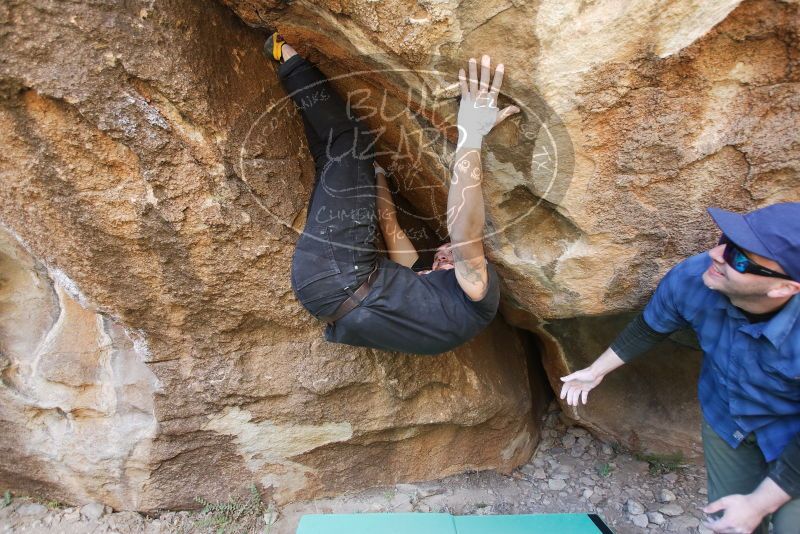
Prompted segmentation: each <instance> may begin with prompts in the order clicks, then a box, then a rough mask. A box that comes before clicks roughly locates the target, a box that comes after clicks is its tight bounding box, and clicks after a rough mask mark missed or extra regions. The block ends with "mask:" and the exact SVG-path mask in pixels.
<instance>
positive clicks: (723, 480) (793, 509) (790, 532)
mask: <svg viewBox="0 0 800 534" xmlns="http://www.w3.org/2000/svg"><path fill="white" fill-rule="evenodd" d="M702 433H703V451H704V453H705V456H706V471H707V472H708V502H714V501H716V500H717V499H720V498H722V497H725V496H726V495H735V494H740V495H745V494H748V493H750V492H752V491H753V490H754V489H756V487H757V486H758V485H759V484H760V483H761V481H763V480H764V478H766V476H767V469H768V467H769V464H768V463H767V462H766V460H765V459H764V455H763V454H762V453H761V449H759V448H758V444H757V443H756V437H755V435H754V434H750V435H749V436H747V437H746V438H745V439H744V440H743V441H742V443H741V444H740V445H739V447H737V448H735V449H734V448H732V447H731V446H730V445H728V444H727V443H726V442H725V441H724V440H723V439H722V438H721V437H719V436H718V435H717V433H716V432H714V430H713V429H712V428H711V427H710V426H709V425H708V423H706V422H705V421H703V432H702ZM771 519H772V526H773V528H774V534H797V533H800V498H799V499H793V500H791V501H789V502H787V503H786V504H784V505H783V506H781V507H780V508H779V509H778V511H777V512H775V513H774V514H772V518H771ZM769 521H770V518H769V517H766V518H764V521H763V522H762V523H761V526H759V528H757V529H756V530H755V532H756V533H757V534H767V533H768V532H769Z"/></svg>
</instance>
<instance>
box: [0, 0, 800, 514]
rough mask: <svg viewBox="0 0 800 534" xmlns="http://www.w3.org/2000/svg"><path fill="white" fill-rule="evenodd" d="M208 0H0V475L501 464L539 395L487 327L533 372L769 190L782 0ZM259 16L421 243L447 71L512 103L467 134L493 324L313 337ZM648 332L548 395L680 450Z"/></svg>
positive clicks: (389, 472)
mask: <svg viewBox="0 0 800 534" xmlns="http://www.w3.org/2000/svg"><path fill="white" fill-rule="evenodd" d="M224 4H225V5H227V7H223V6H222V5H221V4H216V3H194V2H190V1H188V0H175V1H170V2H167V1H164V2H128V3H125V4H124V5H116V4H112V3H109V4H102V3H101V4H93V5H91V6H89V5H82V4H54V3H50V2H44V1H41V2H37V1H34V0H29V1H21V0H18V1H11V2H6V3H4V4H3V5H2V6H0V24H2V32H0V48H1V49H2V50H3V56H2V59H0V69H1V70H0V72H1V73H2V74H1V75H0V80H2V82H0V100H1V102H0V139H2V145H3V147H4V148H5V150H4V151H3V153H2V154H1V155H0V179H2V183H3V187H2V192H1V193H0V223H2V225H3V227H4V228H5V230H4V234H3V235H4V237H3V240H4V241H3V242H4V243H5V244H4V245H3V247H4V248H3V260H2V269H3V270H2V271H0V273H2V280H3V281H2V286H0V291H2V295H3V297H2V298H3V299H4V300H3V301H2V302H3V304H2V306H3V310H4V311H3V317H4V318H5V317H8V318H9V319H8V320H6V319H3V320H2V331H0V336H2V337H0V350H1V351H2V375H0V376H2V389H0V394H2V395H3V401H4V402H3V404H2V408H0V420H2V425H3V430H4V432H3V437H2V438H0V447H2V453H3V454H2V455H0V458H2V460H0V462H3V463H1V464H0V479H2V482H3V483H4V484H5V485H6V486H8V487H12V488H20V489H37V488H39V489H44V490H46V491H47V492H48V493H49V494H50V495H52V496H53V497H55V498H60V499H62V500H65V501H67V502H76V501H81V500H85V499H86V500H88V499H97V500H103V501H104V502H107V503H108V504H111V505H112V506H114V507H117V508H130V509H139V510H152V509H155V508H168V507H185V506H192V505H193V504H195V503H194V501H193V499H194V497H195V496H202V497H205V498H209V499H214V498H227V496H228V494H229V493H230V494H235V493H237V492H241V491H246V485H247V484H249V483H251V482H252V483H257V484H258V485H259V486H260V487H262V488H264V489H266V488H272V491H273V494H274V496H275V498H276V499H277V500H278V501H279V502H285V501H287V500H292V499H298V498H304V497H310V496H319V495H324V494H328V493H335V492H339V491H342V490H343V489H345V488H355V487H361V486H366V485H374V484H382V483H390V482H395V481H400V480H412V479H420V478H430V477H436V476H442V475H445V474H449V473H454V472H457V471H459V470H464V469H483V468H498V469H504V470H508V469H511V468H513V467H514V466H515V465H517V464H518V463H519V462H521V461H524V460H525V459H526V458H527V456H528V455H529V454H530V451H531V450H532V448H533V447H534V446H535V443H536V441H537V439H538V430H537V428H538V427H537V424H536V423H535V422H534V420H535V419H536V415H537V413H538V411H539V410H540V404H541V397H540V396H539V395H538V393H539V392H536V393H537V394H536V395H533V396H532V395H531V392H530V388H529V386H528V384H529V380H528V377H527V370H526V365H525V354H524V352H525V350H524V346H525V344H524V343H525V341H524V340H522V339H520V338H519V336H518V335H517V333H515V331H514V330H513V329H512V328H511V327H509V326H508V324H506V322H505V321H508V322H510V323H512V324H514V325H517V326H520V327H523V328H526V329H528V330H530V331H532V332H534V333H536V334H537V335H538V336H539V344H540V345H541V347H542V349H543V355H542V359H543V363H544V367H545V369H546V370H547V373H548V378H549V380H550V383H551V384H552V385H553V386H554V387H558V377H559V376H561V375H562V374H565V373H566V372H568V371H569V370H573V369H576V368H579V367H581V366H583V365H585V364H586V363H588V361H590V360H591V359H592V358H593V357H594V356H595V355H596V354H597V353H598V352H599V351H600V350H601V349H602V348H603V346H604V345H606V344H607V343H608V341H609V340H610V339H611V338H612V337H613V334H614V333H615V331H616V330H618V329H619V328H620V327H621V326H622V324H624V321H625V320H626V319H627V318H628V317H630V315H628V313H629V312H630V311H632V310H635V309H637V308H639V307H641V306H642V305H643V304H644V302H645V301H646V299H647V297H648V296H649V294H650V292H651V291H652V290H653V288H654V287H655V284H656V283H657V281H658V280H659V279H660V277H661V276H662V275H663V273H664V272H666V270H667V269H668V268H669V267H670V266H672V265H674V264H675V263H677V262H678V261H680V260H681V259H683V258H684V257H686V256H688V255H690V254H692V253H694V252H697V251H700V250H703V249H704V248H706V247H708V246H709V245H710V244H712V243H713V242H715V240H716V237H717V233H716V231H715V229H714V227H713V224H712V222H711V220H710V219H709V218H708V217H707V216H706V215H705V213H704V210H705V208H706V207H707V206H709V205H716V206H721V207H725V208H729V209H735V210H742V211H743V210H748V209H752V208H755V207H759V206H763V205H766V204H770V203H773V202H776V201H780V200H800V187H799V186H800V178H799V174H800V173H799V170H800V145H798V143H797V139H798V133H799V132H798V124H800V120H798V111H797V110H798V109H800V107H799V106H798V104H800V91H799V90H798V89H799V88H800V84H799V83H798V82H799V80H798V77H800V74H799V73H798V42H799V41H798V28H797V27H798V20H800V18H799V17H798V9H799V6H798V3H797V2H796V1H779V0H744V1H733V0H726V1H720V2H704V3H698V2H694V1H690V0H659V1H658V2H655V3H654V2H646V1H645V0H636V1H633V2H625V3H620V2H616V1H612V0H608V1H598V2H593V3H589V4H587V3H585V2H581V1H578V0H574V1H567V2H564V1H555V0H541V1H538V2H533V1H531V2H525V1H508V2H476V1H462V2H456V1H455V0H453V1H446V2H436V3H432V2H426V1H420V2H416V1H411V0H397V1H391V2H388V1H387V2H372V1H370V0H352V1H339V0H329V1H327V0H319V1H296V2H292V3H290V4H286V3H284V2H281V1H277V0H243V1H239V0H224ZM228 8H230V9H228ZM234 13H235V14H234ZM237 16H238V18H237ZM242 21H243V22H242ZM248 25H249V26H250V27H248ZM264 26H275V27H277V28H278V29H279V30H280V31H281V32H282V33H283V34H284V35H285V36H286V38H287V39H288V40H289V41H290V42H291V43H293V44H296V45H297V48H298V49H299V50H300V51H301V53H303V54H304V55H307V56H308V57H309V58H311V59H312V60H314V61H315V62H317V63H318V64H319V65H320V68H321V69H322V70H323V71H324V72H326V74H328V75H329V76H331V77H333V78H335V81H334V83H335V85H336V86H337V88H338V89H339V90H340V91H341V92H342V94H344V95H346V97H347V99H348V102H350V103H351V104H353V105H354V107H353V109H354V110H355V111H356V112H357V114H359V115H360V116H362V117H363V120H364V124H366V125H367V126H368V127H370V128H373V129H375V130H376V131H378V132H379V133H380V135H379V136H378V137H379V141H378V142H379V147H380V148H382V149H383V150H384V152H385V153H384V154H382V155H381V157H380V159H381V161H382V163H384V164H385V165H390V164H391V165H392V167H393V171H394V180H395V183H396V185H397V188H398V193H399V194H400V195H401V196H402V197H403V198H404V202H403V205H404V206H408V210H407V211H408V213H404V215H403V216H404V218H405V219H404V220H413V221H415V222H414V224H416V225H417V226H415V228H417V229H419V235H418V236H417V239H418V243H426V246H427V244H430V243H435V242H437V240H438V239H441V238H443V237H445V236H444V233H443V228H444V224H443V223H444V217H445V208H446V183H447V176H448V165H449V163H450V162H451V158H452V142H453V141H454V139H455V131H454V128H453V122H454V116H455V112H456V110H457V100H456V99H455V98H454V96H455V87H454V85H453V82H454V81H455V78H454V76H455V73H456V69H457V67H458V66H459V65H461V64H463V61H464V60H465V59H466V58H468V57H469V56H471V55H478V54H481V53H483V52H489V53H491V54H492V56H493V58H494V60H495V61H502V62H503V63H505V65H506V72H507V75H506V82H505V83H504V95H503V96H502V100H503V101H506V102H512V101H513V102H515V103H517V104H518V105H520V107H522V109H523V113H522V114H521V115H520V116H518V117H516V118H515V119H514V120H513V121H510V122H509V123H508V124H505V125H504V126H503V127H502V128H500V129H499V130H498V131H497V132H495V133H494V134H493V135H492V137H491V139H490V141H489V143H488V144H487V146H486V148H485V150H484V160H485V169H486V173H485V182H484V183H485V191H484V192H485V196H486V206H487V235H488V237H487V240H486V248H487V253H488V255H489V257H490V259H491V260H492V261H493V262H494V263H495V264H496V265H497V268H498V271H499V272H500V274H501V277H502V279H503V315H504V317H505V321H504V320H503V319H502V318H499V319H498V320H497V321H495V323H493V325H492V326H491V327H490V328H489V329H488V330H487V331H486V332H485V333H483V334H482V335H481V336H479V337H478V338H477V339H475V340H474V341H473V342H471V343H469V344H467V345H465V346H464V347H461V348H459V349H458V350H456V351H454V352H452V353H448V354H446V355H442V356H439V357H436V358H420V357H414V356H403V355H394V354H384V353H378V352H375V351H370V350H366V349H353V348H348V347H342V346H334V345H329V344H326V343H324V342H322V341H321V339H320V338H321V327H320V325H318V324H316V323H315V321H313V320H312V319H311V318H310V317H309V316H308V315H307V314H306V313H305V312H304V311H303V310H302V308H301V307H300V306H299V305H298V304H297V302H296V301H295V300H294V298H293V295H292V292H291V290H290V287H289V276H288V268H289V260H290V257H291V253H292V250H293V246H294V242H295V240H296V237H297V231H298V229H299V228H301V227H302V224H303V221H304V217H305V213H304V205H305V202H306V200H307V198H308V195H309V193H310V190H311V185H312V184H311V181H312V179H313V170H312V165H311V162H310V159H309V156H308V154H307V149H306V147H305V144H304V143H305V142H304V138H303V130H302V125H301V123H300V121H299V118H298V116H297V113H296V112H295V111H294V110H293V107H292V106H291V105H288V103H287V100H286V95H285V94H284V93H283V91H282V90H281V89H280V88H279V87H278V86H277V85H276V83H275V73H274V65H273V64H271V63H270V62H269V61H267V60H265V59H264V58H263V57H261V55H260V46H261V43H262V42H263V38H264V37H265V34H264V33H263V32H262V31H259V30H258V29H257V27H264ZM252 27H256V28H255V29H254V28H252ZM381 128H382V129H381ZM379 129H380V130H379ZM276 140H279V142H276ZM17 288H18V289H17ZM6 310H11V311H9V312H6ZM16 317H25V318H26V320H25V327H24V328H20V327H18V326H17V325H18V324H19V323H20V320H19V319H15V318H16ZM66 325H74V326H68V327H67V326H66ZM73 347H74V348H76V349H77V351H73V350H72V348H73ZM660 352H662V353H663V354H662V355H660V356H659V355H654V357H653V358H650V359H649V360H646V361H643V362H637V363H635V364H632V365H631V366H629V367H628V368H626V369H624V370H622V371H620V372H619V373H618V374H616V375H615V376H614V379H613V380H611V379H609V380H608V381H607V382H605V383H604V384H603V386H602V389H601V390H600V391H598V392H597V394H596V395H594V398H593V401H597V402H594V403H593V404H591V405H590V407H589V408H588V409H584V408H581V409H580V410H577V411H571V412H570V413H571V414H572V416H573V417H575V418H577V419H580V420H581V421H582V422H583V423H584V424H586V425H587V426H589V427H590V428H592V429H593V430H594V431H596V432H598V433H600V434H602V435H603V436H605V437H607V438H609V439H612V440H615V441H620V442H622V443H624V444H626V445H628V446H631V447H634V448H641V449H654V450H674V449H681V450H684V451H685V452H687V453H689V454H694V453H696V451H697V444H698V439H699V437H698V429H697V415H696V414H697V411H696V404H695V403H694V402H695V401H694V398H693V391H694V389H695V380H696V374H697V361H698V354H697V353H696V352H695V351H693V349H691V348H686V347H685V346H684V345H683V344H681V343H673V344H668V345H665V346H664V347H662V348H661V349H660ZM42 362H44V363H42ZM111 362H118V364H119V367H114V365H111ZM39 363H42V365H39ZM64 363H66V364H67V365H59V364H64ZM109 366H110V367H109ZM134 370H135V371H134ZM129 375H131V376H132V377H135V378H131V382H130V383H129V384H128V382H127V381H128V378H126V377H128V376H129ZM120 382H122V383H124V384H126V387H124V388H122V387H121V386H119V384H120ZM531 383H534V384H535V383H536V380H535V379H532V380H531ZM671 389H676V390H678V391H680V395H679V400H678V402H675V403H674V404H670V403H669V402H668V399H669V394H670V391H671ZM532 398H536V399H539V400H538V401H536V402H533V401H532V400H531V399H532ZM7 399H9V400H8V402H6V400H7ZM634 401H635V402H634ZM623 408H624V409H625V417H622V416H621V415H620V414H621V413H622V409H623ZM685 413H691V414H692V416H691V417H685V416H683V414H685ZM109 424H113V425H119V426H120V427H121V428H125V429H126V430H125V431H124V433H123V434H121V436H123V437H120V438H119V439H118V440H112V442H111V444H110V445H109V447H110V449H109V450H104V451H103V453H102V455H100V456H97V455H98V454H99V453H98V450H96V449H95V448H93V447H88V446H87V445H86V444H85V443H84V441H83V440H81V439H79V438H80V436H82V435H97V434H102V433H103V430H102V429H104V428H105V429H107V428H108V426H105V425H109ZM114 428H116V426H114ZM6 430H8V431H7V432H6ZM106 432H107V431H106ZM82 433H83V434H82ZM97 443H99V444H100V445H98V449H102V446H103V445H102V444H103V443H105V441H104V440H103V439H100V438H98V441H97ZM54 444H60V445H59V446H57V447H56V446H54ZM93 455H94V456H93ZM96 457H102V459H103V461H102V462H101V463H95V464H92V465H90V462H87V461H81V460H80V459H81V458H88V459H92V458H96ZM65 460H66V461H65ZM56 462H60V464H61V465H60V467H59V469H60V471H58V470H55V469H54V468H53V465H54V464H55V463H56ZM109 473H116V475H111V474H109ZM77 487H80V488H81V489H80V491H78V490H77V489H76V488H77Z"/></svg>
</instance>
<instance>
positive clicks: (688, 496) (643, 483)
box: [0, 403, 709, 534]
mask: <svg viewBox="0 0 800 534" xmlns="http://www.w3.org/2000/svg"><path fill="white" fill-rule="evenodd" d="M665 471H666V472H665ZM705 502H706V490H705V470H704V469H703V467H702V466H697V465H687V466H683V467H679V468H677V469H672V470H671V471H668V470H667V469H666V468H662V469H661V470H660V472H659V470H658V469H654V468H651V464H648V463H647V462H644V461H640V460H638V459H637V458H635V457H634V456H632V455H630V454H627V453H625V452H621V451H616V450H615V449H614V448H613V447H611V446H610V445H608V444H605V443H603V442H600V441H598V440H597V439H595V438H594V437H593V436H591V435H590V434H589V433H588V432H587V431H586V430H584V429H582V428H579V427H575V426H572V427H568V426H566V425H565V424H564V423H563V422H562V418H561V417H560V413H559V410H558V406H557V405H556V404H555V403H554V404H552V405H551V409H550V412H549V413H548V414H547V415H546V417H545V424H544V430H543V437H542V441H541V443H540V445H539V447H538V449H537V451H536V454H535V455H534V457H533V458H532V459H531V461H530V463H528V464H527V465H525V466H523V467H521V468H520V469H517V470H516V471H514V472H513V473H512V474H511V475H509V476H506V475H501V474H498V473H496V472H493V471H482V472H471V473H465V474H462V475H456V476H452V477H448V478H445V479H441V480H435V481H428V482H420V483H417V484H398V485H397V486H391V487H387V488H376V489H371V490H367V491H360V492H353V493H350V494H346V495H342V496H339V497H336V498H333V499H320V500H316V501H307V502H299V503H292V504H289V505H286V506H284V507H282V508H280V509H278V510H268V511H266V513H264V512H265V509H266V508H267V507H266V506H264V505H263V504H261V503H258V502H256V503H253V502H251V503H250V507H249V508H247V509H245V507H244V506H241V507H240V509H241V510H242V516H241V517H239V518H237V519H236V520H235V521H230V520H227V521H226V518H225V517H224V516H223V515H222V514H219V513H216V514H214V513H210V512H208V513H205V514H204V513H201V512H198V511H180V512H165V513H162V514H160V515H159V516H158V517H146V516H143V515H141V514H138V513H136V512H113V513H112V512H111V510H110V509H108V508H107V507H104V506H102V505H100V504H97V503H93V504H88V505H86V506H83V507H81V508H75V507H64V506H59V505H58V504H57V503H46V502H44V501H42V500H40V499H36V498H35V497H16V496H15V497H14V498H13V500H12V501H11V503H10V504H8V505H7V506H5V507H2V508H0V532H26V533H52V532H64V533H70V534H72V533H75V534H80V533H96V534H100V533H119V534H129V533H130V534H132V533H137V534H138V533H147V534H151V533H152V534H156V533H167V532H169V533H173V532H175V533H206V532H229V533H233V532H248V533H249V532H253V533H259V534H293V533H294V531H295V528H296V527H297V522H298V521H299V520H300V517H301V516H302V515H303V514H307V513H331V512H335V513H356V512H412V511H414V512H440V511H442V512H450V513H452V514H457V515H461V514H480V515H484V514H527V513H569V512H580V513H589V512H592V513H597V514H599V515H600V516H601V517H602V518H603V519H604V520H605V521H606V523H608V525H609V526H610V527H611V529H612V530H613V531H614V532H616V533H618V534H634V533H636V534H639V533H647V532H682V533H684V532H685V533H695V532H709V531H707V530H706V529H704V528H703V527H702V526H700V519H701V518H702V516H703V514H702V512H701V511H700V510H699V508H700V507H701V506H703V505H704V504H705ZM2 504H3V503H2V502H0V506H2ZM240 504H242V505H243V504H244V503H240Z"/></svg>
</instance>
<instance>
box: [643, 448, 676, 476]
mask: <svg viewBox="0 0 800 534" xmlns="http://www.w3.org/2000/svg"><path fill="white" fill-rule="evenodd" d="M636 459H637V460H639V461H641V462H647V463H648V464H650V474H651V475H663V474H665V473H672V472H674V471H677V470H678V469H682V468H683V467H685V465H684V463H683V453H681V452H680V451H678V452H674V453H670V454H644V453H637V454H636Z"/></svg>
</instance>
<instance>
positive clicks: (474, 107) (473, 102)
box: [458, 54, 519, 148]
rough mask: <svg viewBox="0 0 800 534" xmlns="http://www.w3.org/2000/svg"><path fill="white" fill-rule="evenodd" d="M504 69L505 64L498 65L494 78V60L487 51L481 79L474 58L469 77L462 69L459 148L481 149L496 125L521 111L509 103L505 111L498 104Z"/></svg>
mask: <svg viewBox="0 0 800 534" xmlns="http://www.w3.org/2000/svg"><path fill="white" fill-rule="evenodd" d="M504 70H505V69H504V67H503V64H502V63H500V64H498V65H497V67H495V70H494V80H490V78H491V71H492V69H491V59H490V58H489V56H487V55H485V54H484V55H483V57H482V58H481V73H480V79H479V78H478V63H477V61H476V60H475V58H474V57H473V58H470V59H469V77H467V73H465V72H464V69H459V71H458V82H459V84H460V85H461V105H460V106H459V108H458V148H480V146H481V143H482V142H483V137H484V136H485V135H487V134H488V133H489V132H490V131H491V130H492V128H494V127H495V126H496V125H497V124H500V123H501V122H503V121H504V120H505V119H506V118H508V117H510V116H511V115H513V114H514V113H518V112H519V108H518V107H517V106H508V107H506V108H503V109H502V110H500V109H498V107H497V97H498V96H499V95H500V87H501V86H502V85H503V72H504ZM490 81H491V88H490V87H489V82H490Z"/></svg>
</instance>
